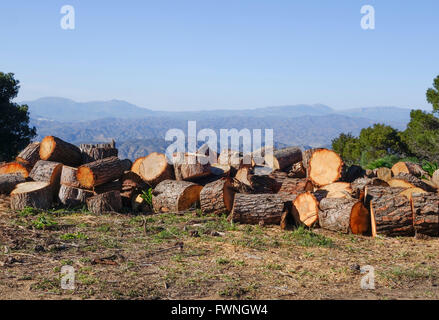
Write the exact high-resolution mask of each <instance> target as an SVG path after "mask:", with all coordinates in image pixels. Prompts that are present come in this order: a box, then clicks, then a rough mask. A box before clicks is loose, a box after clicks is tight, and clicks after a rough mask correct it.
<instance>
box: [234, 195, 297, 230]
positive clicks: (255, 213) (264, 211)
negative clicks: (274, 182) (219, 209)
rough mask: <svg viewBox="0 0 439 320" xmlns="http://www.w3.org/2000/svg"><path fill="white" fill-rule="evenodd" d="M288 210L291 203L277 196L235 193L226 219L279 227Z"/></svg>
mask: <svg viewBox="0 0 439 320" xmlns="http://www.w3.org/2000/svg"><path fill="white" fill-rule="evenodd" d="M290 210H291V202H288V201H285V200H284V199H283V198H282V197H281V196H279V195H269V194H241V193H237V194H235V200H234V202H233V209H232V212H231V213H230V215H229V217H228V219H229V220H231V221H233V222H239V223H242V224H260V225H280V224H281V221H282V218H283V217H284V216H285V215H288V214H289V212H290ZM284 220H285V217H284Z"/></svg>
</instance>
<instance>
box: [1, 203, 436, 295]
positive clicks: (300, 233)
mask: <svg viewBox="0 0 439 320" xmlns="http://www.w3.org/2000/svg"><path fill="white" fill-rule="evenodd" d="M0 245H1V246H0V298H1V299H437V298H438V297H439V291H438V287H437V280H438V275H439V274H438V272H439V271H438V270H439V268H438V262H437V261H438V254H439V250H438V249H439V240H436V239H432V240H415V239H412V238H404V239H384V238H378V239H372V238H367V237H358V236H352V235H341V234H336V233H331V232H328V231H325V230H322V229H316V230H313V231H308V230H305V229H302V228H300V229H298V230H295V231H281V230H279V228H278V227H259V226H248V225H231V224H230V223H228V222H227V221H226V220H225V219H224V218H217V217H211V216H208V217H206V216H201V215H199V214H198V213H197V212H188V213H186V214H182V215H175V214H161V215H155V216H132V215H121V214H120V215H114V214H113V215H103V216H95V215H91V214H89V213H87V212H86V211H82V212H81V211H79V212H57V211H52V212H44V213H42V212H38V211H35V210H24V211H22V212H6V211H5V212H3V213H1V214H0ZM63 265H71V266H73V267H74V268H75V271H76V289H75V290H74V291H69V290H63V289H61V288H60V277H61V275H60V270H61V267H62V266H63ZM364 265H372V266H373V267H374V268H375V273H376V280H375V285H376V289H375V290H362V289H361V288H360V280H361V277H362V276H363V275H362V274H360V272H359V271H358V269H359V266H364Z"/></svg>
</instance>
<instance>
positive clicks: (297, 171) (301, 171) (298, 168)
mask: <svg viewBox="0 0 439 320" xmlns="http://www.w3.org/2000/svg"><path fill="white" fill-rule="evenodd" d="M288 177H290V178H296V179H302V178H306V169H305V167H304V165H303V162H302V161H299V162H297V163H295V164H293V166H292V167H291V170H290V171H289V172H288Z"/></svg>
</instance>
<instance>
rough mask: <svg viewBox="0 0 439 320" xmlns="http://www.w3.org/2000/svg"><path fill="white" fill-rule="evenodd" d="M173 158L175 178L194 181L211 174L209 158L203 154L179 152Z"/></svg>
mask: <svg viewBox="0 0 439 320" xmlns="http://www.w3.org/2000/svg"><path fill="white" fill-rule="evenodd" d="M173 160H174V162H173V164H174V174H175V179H176V180H186V181H194V180H197V179H200V178H204V177H207V176H210V175H211V174H212V172H211V170H210V168H211V165H210V163H209V159H208V158H207V157H206V156H205V155H201V154H189V153H182V152H179V153H176V154H175V155H174V158H173Z"/></svg>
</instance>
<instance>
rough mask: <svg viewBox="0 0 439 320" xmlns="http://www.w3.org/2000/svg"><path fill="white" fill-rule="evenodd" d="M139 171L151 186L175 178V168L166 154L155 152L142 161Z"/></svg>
mask: <svg viewBox="0 0 439 320" xmlns="http://www.w3.org/2000/svg"><path fill="white" fill-rule="evenodd" d="M139 173H140V176H141V177H142V179H143V180H144V181H145V182H146V183H148V184H149V185H150V186H152V187H155V186H156V185H158V184H159V183H160V182H162V181H164V180H168V179H174V177H175V175H174V168H173V166H172V165H171V164H169V163H168V159H167V157H166V155H165V154H162V153H157V152H153V153H151V154H149V155H148V156H146V157H145V159H143V160H142V161H141V163H140V167H139Z"/></svg>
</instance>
